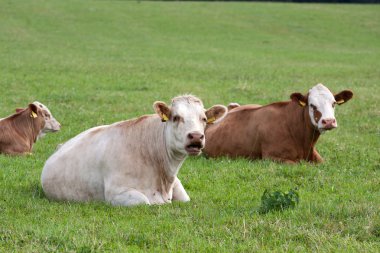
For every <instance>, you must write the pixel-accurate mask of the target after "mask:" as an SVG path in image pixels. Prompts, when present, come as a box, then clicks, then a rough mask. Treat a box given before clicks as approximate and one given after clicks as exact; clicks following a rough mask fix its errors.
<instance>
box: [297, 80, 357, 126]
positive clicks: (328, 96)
mask: <svg viewBox="0 0 380 253" xmlns="http://www.w3.org/2000/svg"><path fill="white" fill-rule="evenodd" d="M352 96H353V93H352V92H351V91H349V90H344V91H342V92H340V93H339V94H336V95H333V94H332V93H331V91H330V90H329V89H328V88H327V87H325V86H324V85H323V84H317V85H316V86H314V87H313V88H311V89H310V90H309V93H308V96H303V95H301V94H300V93H293V94H292V95H291V98H292V99H293V100H298V102H299V104H300V105H302V106H305V105H306V104H307V105H308V110H309V116H310V120H311V124H312V125H313V126H314V127H315V128H317V129H318V130H319V132H324V131H326V130H331V129H334V128H336V127H337V126H338V123H337V121H336V119H335V106H336V105H341V104H343V103H345V102H347V101H348V100H350V99H351V98H352Z"/></svg>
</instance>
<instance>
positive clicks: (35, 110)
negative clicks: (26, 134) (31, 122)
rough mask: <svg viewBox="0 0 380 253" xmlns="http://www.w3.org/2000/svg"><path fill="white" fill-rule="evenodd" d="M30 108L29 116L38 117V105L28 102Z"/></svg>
mask: <svg viewBox="0 0 380 253" xmlns="http://www.w3.org/2000/svg"><path fill="white" fill-rule="evenodd" d="M29 109H30V117H31V118H37V117H38V107H37V106H36V105H35V104H29Z"/></svg>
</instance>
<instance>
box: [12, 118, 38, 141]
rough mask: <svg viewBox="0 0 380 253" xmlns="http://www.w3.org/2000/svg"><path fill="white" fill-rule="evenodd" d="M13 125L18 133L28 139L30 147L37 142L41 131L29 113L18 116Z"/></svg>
mask: <svg viewBox="0 0 380 253" xmlns="http://www.w3.org/2000/svg"><path fill="white" fill-rule="evenodd" d="M12 123H13V128H14V129H15V130H16V131H17V133H18V134H19V135H20V136H22V137H24V138H26V139H27V140H28V141H29V142H30V145H33V143H35V142H36V140H37V136H38V133H39V129H37V128H38V126H37V124H36V122H34V119H33V118H31V117H30V116H29V114H28V113H22V114H20V115H17V117H14V118H13V120H12Z"/></svg>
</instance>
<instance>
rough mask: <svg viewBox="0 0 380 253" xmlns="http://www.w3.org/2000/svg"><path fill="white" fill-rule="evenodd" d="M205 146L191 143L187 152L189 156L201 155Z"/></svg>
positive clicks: (187, 147)
mask: <svg viewBox="0 0 380 253" xmlns="http://www.w3.org/2000/svg"><path fill="white" fill-rule="evenodd" d="M202 148H203V145H202V143H200V142H197V143H190V144H189V145H187V146H186V148H185V150H186V152H187V154H189V155H199V154H200V153H201V152H202Z"/></svg>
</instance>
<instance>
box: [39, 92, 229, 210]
mask: <svg viewBox="0 0 380 253" xmlns="http://www.w3.org/2000/svg"><path fill="white" fill-rule="evenodd" d="M153 107H154V110H155V111H156V113H157V114H156V115H145V116H142V117H140V118H137V119H132V120H127V121H121V122H117V123H114V124H112V125H106V126H98V127H94V128H92V129H89V130H87V131H85V132H83V133H81V134H79V135H78V136H76V137H74V138H73V139H71V140H69V141H68V142H66V143H65V144H63V145H62V147H60V148H59V149H58V150H57V152H56V153H54V154H53V155H52V156H51V157H50V158H49V159H48V160H47V161H46V164H45V166H44V168H43V171H42V175H41V181H42V187H43V190H44V192H45V194H46V196H47V197H48V198H49V199H54V200H74V201H90V200H100V201H106V202H108V203H111V204H113V205H123V206H132V205H138V204H163V203H170V202H171V200H179V201H189V200H190V198H189V196H188V194H187V193H186V191H185V189H184V188H183V186H182V184H181V182H180V180H179V179H178V178H177V173H178V171H179V169H180V167H181V165H182V163H183V161H184V160H185V158H186V156H187V155H198V154H200V153H201V149H202V148H203V147H204V144H205V138H204V129H205V126H206V124H207V123H211V122H213V121H215V120H216V119H220V118H222V117H224V116H225V114H226V112H227V108H226V107H225V106H222V105H215V106H213V107H211V108H210V109H208V110H207V111H205V109H204V107H203V104H202V102H201V100H199V99H198V98H196V97H194V96H191V95H185V96H179V97H176V98H174V99H173V100H172V104H171V107H168V106H167V105H166V104H165V103H164V102H155V103H154V105H153Z"/></svg>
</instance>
